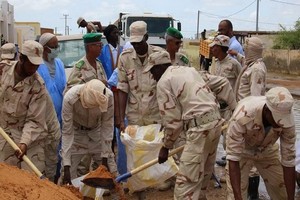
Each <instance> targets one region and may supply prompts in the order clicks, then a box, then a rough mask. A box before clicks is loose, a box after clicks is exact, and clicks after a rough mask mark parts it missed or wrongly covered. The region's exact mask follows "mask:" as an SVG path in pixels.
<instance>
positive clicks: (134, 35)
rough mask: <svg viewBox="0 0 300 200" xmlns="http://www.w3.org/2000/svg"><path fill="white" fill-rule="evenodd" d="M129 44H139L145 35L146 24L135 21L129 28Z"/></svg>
mask: <svg viewBox="0 0 300 200" xmlns="http://www.w3.org/2000/svg"><path fill="white" fill-rule="evenodd" d="M129 29H130V38H129V40H130V42H141V41H142V40H143V37H144V35H145V34H146V33H147V24H146V23H145V22H144V21H135V22H133V23H132V24H131V25H130V27H129Z"/></svg>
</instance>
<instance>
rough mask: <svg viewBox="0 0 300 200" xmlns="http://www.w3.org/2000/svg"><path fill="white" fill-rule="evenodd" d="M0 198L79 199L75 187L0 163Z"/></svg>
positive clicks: (10, 199) (79, 195)
mask: <svg viewBox="0 0 300 200" xmlns="http://www.w3.org/2000/svg"><path fill="white" fill-rule="evenodd" d="M0 199H5V200H20V199H22V200H49V199H51V200H80V199H81V194H80V193H79V191H77V190H76V189H75V188H72V189H69V188H66V187H60V186H57V185H55V184H54V183H52V182H50V181H48V180H41V179H39V178H38V177H37V176H36V175H35V174H33V173H31V172H28V171H25V170H20V169H18V168H17V167H13V166H9V165H6V164H4V163H0Z"/></svg>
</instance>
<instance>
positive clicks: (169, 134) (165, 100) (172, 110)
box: [157, 66, 223, 148]
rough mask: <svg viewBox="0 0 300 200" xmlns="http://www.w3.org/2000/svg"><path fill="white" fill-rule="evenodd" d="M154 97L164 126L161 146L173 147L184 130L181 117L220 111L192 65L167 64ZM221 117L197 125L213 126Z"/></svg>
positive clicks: (204, 128) (194, 116) (208, 127)
mask: <svg viewBox="0 0 300 200" xmlns="http://www.w3.org/2000/svg"><path fill="white" fill-rule="evenodd" d="M157 101H158V105H159V110H160V114H161V117H162V121H163V123H162V124H163V126H164V127H165V132H164V133H165V137H164V146H165V147H167V148H172V147H173V144H174V142H175V141H176V139H177V138H178V136H179V134H180V133H181V131H182V130H183V123H184V121H188V120H190V119H193V118H196V117H200V116H202V115H204V114H207V113H217V114H219V110H218V105H217V101H216V98H215V96H214V93H213V92H212V91H211V90H210V88H209V87H208V86H207V84H206V83H205V81H204V80H203V79H202V77H201V76H200V75H199V73H198V72H197V71H196V70H195V69H194V68H193V67H184V66H170V67H168V69H167V70H166V71H165V73H164V74H163V75H162V77H161V79H160V80H159V81H158V83H157ZM221 122H223V121H222V120H215V121H213V122H210V123H207V124H201V125H200V126H198V127H197V128H198V130H199V129H200V130H209V129H211V128H214V127H216V126H218V125H220V123H221Z"/></svg>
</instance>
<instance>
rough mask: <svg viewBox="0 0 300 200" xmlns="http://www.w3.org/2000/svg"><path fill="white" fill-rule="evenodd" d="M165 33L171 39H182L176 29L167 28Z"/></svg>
mask: <svg viewBox="0 0 300 200" xmlns="http://www.w3.org/2000/svg"><path fill="white" fill-rule="evenodd" d="M166 33H167V35H169V36H172V37H174V38H177V39H182V38H183V36H182V34H181V33H180V31H179V30H177V29H176V28H173V27H169V28H168V29H167V31H166Z"/></svg>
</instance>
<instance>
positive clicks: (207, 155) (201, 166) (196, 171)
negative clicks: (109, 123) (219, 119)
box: [174, 126, 221, 200]
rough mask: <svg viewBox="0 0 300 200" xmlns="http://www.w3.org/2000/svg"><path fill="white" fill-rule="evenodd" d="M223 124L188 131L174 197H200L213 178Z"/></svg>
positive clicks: (179, 198) (179, 199)
mask: <svg viewBox="0 0 300 200" xmlns="http://www.w3.org/2000/svg"><path fill="white" fill-rule="evenodd" d="M220 135H221V126H217V127H215V128H213V129H210V130H205V131H203V130H201V129H198V128H192V129H189V130H188V131H187V132H186V144H185V147H184V150H183V152H182V155H181V157H180V164H179V172H178V174H177V178H176V184H175V189H174V199H178V200H181V199H199V196H200V195H201V192H204V191H205V189H206V188H207V186H208V182H209V180H210V178H211V175H212V172H213V169H214V164H215V160H216V153H217V146H218V142H219V139H220Z"/></svg>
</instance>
